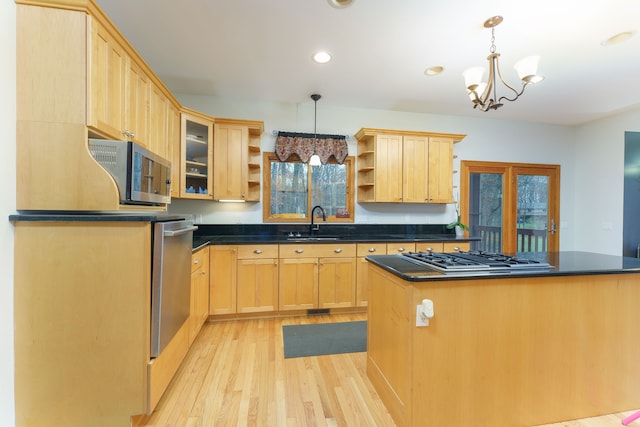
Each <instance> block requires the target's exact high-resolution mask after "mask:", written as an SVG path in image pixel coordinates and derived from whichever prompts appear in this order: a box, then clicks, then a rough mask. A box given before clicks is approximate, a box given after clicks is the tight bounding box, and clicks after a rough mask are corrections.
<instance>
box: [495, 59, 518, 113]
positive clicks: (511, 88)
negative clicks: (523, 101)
mask: <svg viewBox="0 0 640 427" xmlns="http://www.w3.org/2000/svg"><path fill="white" fill-rule="evenodd" d="M498 56H499V54H498V55H496V57H495V61H496V68H497V69H498V77H500V81H501V82H502V84H503V85H505V86H506V87H508V88H509V89H510V90H511V91H512V92H513V93H514V94H515V96H516V97H515V98H513V99H509V98H508V97H506V96H502V97H500V99H502V98H504V99H506V100H508V101H515V100H516V99H518V97H519V96H520V95H522V92H520V93H518V91H517V90H515V89H514V88H513V87H511V86H510V85H509V84H508V83H507V82H505V81H504V79H503V78H502V73H501V72H500V64H499V60H498Z"/></svg>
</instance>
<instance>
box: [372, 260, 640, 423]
mask: <svg viewBox="0 0 640 427" xmlns="http://www.w3.org/2000/svg"><path fill="white" fill-rule="evenodd" d="M367 260H369V261H370V263H369V306H368V336H367V343H368V344H367V346H368V347H367V374H368V376H369V378H370V379H371V381H372V383H373V384H374V386H375V388H376V390H377V391H378V393H379V394H380V396H381V398H382V400H383V401H384V402H385V405H386V406H387V409H388V410H389V412H390V413H391V414H392V416H393V418H394V420H395V422H396V423H397V425H398V426H444V425H450V426H467V425H473V426H533V425H539V424H546V423H553V422H558V421H562V420H570V419H576V418H586V417H591V416H596V415H602V414H608V413H615V412H621V411H627V410H633V409H637V408H640V362H639V361H640V340H638V339H637V338H638V325H640V310H638V307H637V306H636V304H637V303H638V301H640V260H638V259H635V258H625V257H616V256H609V255H601V254H593V253H586V252H559V253H551V254H549V255H548V257H547V258H546V259H545V261H547V262H548V263H549V264H550V265H552V266H553V267H552V268H549V269H542V270H530V271H527V270H517V271H514V272H508V271H507V272H504V271H503V272H498V273H492V272H480V273H478V272H474V271H467V272H459V273H453V274H447V273H442V272H439V271H436V270H433V269H431V268H428V267H424V266H420V265H418V264H416V263H414V262H411V261H409V260H407V259H406V257H404V256H402V255H386V256H384V255H381V256H369V257H367ZM425 299H428V300H431V301H432V302H433V312H434V316H433V317H432V318H431V319H430V320H429V325H428V326H421V327H417V326H416V320H417V306H418V305H419V304H421V302H422V301H423V300H425Z"/></svg>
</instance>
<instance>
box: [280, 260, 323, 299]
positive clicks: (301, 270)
mask: <svg viewBox="0 0 640 427" xmlns="http://www.w3.org/2000/svg"><path fill="white" fill-rule="evenodd" d="M279 272H280V295H279V304H278V308H279V309H280V310H282V311H286V310H308V309H311V308H317V307H318V259H317V258H295V259H292V258H282V259H280V267H279Z"/></svg>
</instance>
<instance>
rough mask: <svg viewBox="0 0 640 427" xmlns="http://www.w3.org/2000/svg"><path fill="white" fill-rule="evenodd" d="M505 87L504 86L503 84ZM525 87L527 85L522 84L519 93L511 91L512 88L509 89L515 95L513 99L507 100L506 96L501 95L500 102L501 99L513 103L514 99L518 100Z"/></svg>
mask: <svg viewBox="0 0 640 427" xmlns="http://www.w3.org/2000/svg"><path fill="white" fill-rule="evenodd" d="M505 85H506V84H505ZM526 87H527V84H526V83H523V84H522V90H520V92H517V91H516V90H515V89H513V88H512V87H509V89H511V90H512V91H513V92H514V93H515V94H516V96H515V98H513V99H512V98H508V97H507V96H505V95H503V96H501V97H500V101H502V100H503V99H504V100H507V101H509V102H513V101H515V100H516V99H518V98H520V95H522V94H523V93H524V89H525V88H526Z"/></svg>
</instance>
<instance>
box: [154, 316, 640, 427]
mask: <svg viewBox="0 0 640 427" xmlns="http://www.w3.org/2000/svg"><path fill="white" fill-rule="evenodd" d="M358 320H366V314H333V315H319V316H298V317H284V318H276V319H259V320H240V321H225V322H212V323H207V324H205V326H204V327H203V329H202V331H201V332H200V334H199V335H198V337H197V338H196V340H195V341H194V343H193V345H192V347H191V350H190V351H189V354H188V355H187V357H186V358H185V361H184V362H183V364H182V366H181V367H180V369H179V370H178V372H177V373H176V376H175V377H174V379H173V380H172V382H171V384H170V385H169V387H168V389H167V391H166V392H165V394H164V396H163V397H162V399H161V400H160V402H159V403H158V406H157V408H156V410H155V411H154V413H153V414H152V415H151V416H150V417H149V418H148V419H147V421H146V423H145V424H144V426H148V427H160V426H162V427H165V426H173V427H183V426H188V427H208V426H225V427H226V426H243V427H244V426H257V427H263V426H264V427H273V426H276V427H280V426H283V427H287V426H292V427H301V426H327V427H337V426H340V427H343V426H349V427H350V426H367V427H369V426H376V427H394V426H395V424H394V423H393V420H392V419H391V416H390V415H389V412H388V411H387V409H386V408H385V406H384V404H383V403H382V401H381V400H380V398H379V396H378V394H377V393H376V391H375V389H374V388H373V386H372V385H371V382H370V381H369V379H368V378H367V374H366V353H347V354H337V355H329V356H317V357H302V358H293V359H285V358H284V349H283V341H282V326H283V325H299V324H312V323H327V322H350V321H358ZM633 412H634V411H628V412H624V413H619V414H610V415H604V416H602V417H594V418H586V419H582V420H574V421H566V422H561V423H556V424H547V425H544V426H537V427H614V426H615V427H619V426H620V425H621V421H622V419H623V418H624V417H627V416H629V415H631V414H632V413H633ZM634 425H636V426H637V427H640V420H638V421H636V422H634V423H632V424H631V426H630V427H633V426H634ZM506 427H508V426H506Z"/></svg>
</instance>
